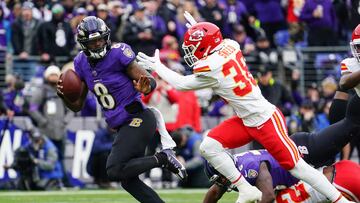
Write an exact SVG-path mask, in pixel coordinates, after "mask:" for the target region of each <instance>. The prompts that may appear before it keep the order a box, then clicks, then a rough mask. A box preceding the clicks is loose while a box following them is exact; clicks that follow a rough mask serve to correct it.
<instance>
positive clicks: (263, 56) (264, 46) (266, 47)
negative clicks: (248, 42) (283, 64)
mask: <svg viewBox="0 0 360 203" xmlns="http://www.w3.org/2000/svg"><path fill="white" fill-rule="evenodd" d="M255 54H256V56H257V61H259V63H261V64H272V65H278V60H279V59H278V52H277V50H276V49H273V48H271V46H270V41H269V39H268V38H267V37H266V36H265V35H260V36H259V37H258V38H257V40H256V52H255Z"/></svg>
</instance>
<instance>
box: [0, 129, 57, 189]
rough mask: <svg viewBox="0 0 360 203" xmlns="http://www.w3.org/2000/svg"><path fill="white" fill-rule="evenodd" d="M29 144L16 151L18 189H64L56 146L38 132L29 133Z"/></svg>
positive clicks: (13, 165)
mask: <svg viewBox="0 0 360 203" xmlns="http://www.w3.org/2000/svg"><path fill="white" fill-rule="evenodd" d="M29 138H30V139H29V142H28V143H27V144H25V146H24V147H20V148H19V149H17V150H16V151H15V157H14V162H13V163H12V165H11V166H5V168H14V169H15V170H16V171H17V172H18V174H19V176H20V177H19V181H18V189H23V190H51V189H52V190H53V189H59V188H61V187H62V182H61V178H62V177H63V173H62V171H61V164H60V162H59V160H58V155H57V149H56V147H55V146H54V144H53V143H52V142H51V141H50V140H49V139H48V138H47V137H45V136H43V135H42V134H41V133H40V132H39V131H38V130H36V129H32V130H31V131H30V132H29Z"/></svg>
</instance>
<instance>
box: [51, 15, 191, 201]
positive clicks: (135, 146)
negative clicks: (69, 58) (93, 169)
mask: <svg viewBox="0 0 360 203" xmlns="http://www.w3.org/2000/svg"><path fill="white" fill-rule="evenodd" d="M77 41H78V43H79V45H80V46H81V49H82V51H81V52H80V53H79V54H78V55H77V56H76V57H75V60H74V65H75V71H76V73H77V74H78V75H79V77H80V78H81V80H82V82H83V84H84V85H85V86H86V90H85V91H84V92H83V94H82V95H81V97H80V98H79V99H78V100H77V101H75V102H70V101H68V100H67V99H66V98H65V97H63V84H62V81H61V80H59V81H58V86H57V88H58V95H59V96H60V97H61V98H63V101H64V102H65V104H66V105H67V107H69V108H70V109H71V110H73V111H76V112H77V111H80V110H81V108H82V106H83V103H84V100H85V98H86V95H87V92H88V90H90V91H91V92H92V93H94V95H96V97H97V100H98V102H99V103H100V105H101V106H102V112H103V115H104V116H105V119H106V122H107V124H108V125H109V127H111V128H112V129H115V130H116V136H115V140H114V142H113V145H112V149H111V152H110V155H109V157H108V159H107V164H106V169H107V174H108V177H109V179H110V180H113V181H120V182H121V185H122V187H123V188H124V189H125V190H126V191H128V192H129V193H130V194H131V195H132V196H133V197H134V198H136V199H137V200H138V201H139V202H164V201H163V200H162V199H161V198H160V197H159V196H158V195H157V194H156V193H155V191H154V190H152V189H151V188H150V187H148V186H147V185H146V184H144V183H143V182H142V181H141V180H140V179H139V177H138V176H139V175H140V174H141V173H143V172H145V171H148V170H150V169H152V168H154V167H165V168H167V169H169V170H170V171H171V172H173V173H175V174H176V175H177V176H178V177H180V178H181V179H185V178H186V171H185V168H184V166H183V165H182V164H181V163H180V162H179V161H178V160H177V159H176V157H175V155H174V153H173V151H172V150H171V149H170V148H164V149H163V150H162V151H160V152H158V153H156V154H155V155H154V156H148V157H144V154H145V148H146V146H147V145H148V142H149V141H150V139H151V137H152V136H153V135H154V134H155V131H156V128H157V120H156V118H157V116H156V113H154V111H153V110H151V109H150V108H147V107H146V106H145V105H143V103H142V102H141V100H140V93H143V94H149V93H150V92H151V91H152V90H153V89H154V88H155V87H156V82H155V80H154V78H153V77H152V76H151V75H150V74H149V73H148V72H147V71H146V70H144V69H143V68H141V67H140V66H139V65H138V64H137V63H136V61H135V53H134V52H133V51H132V49H131V47H130V46H129V45H127V44H125V43H118V44H115V45H113V46H111V41H110V29H109V28H108V27H107V26H106V24H105V23H104V21H103V20H101V19H100V18H97V17H94V16H89V17H86V18H84V19H83V20H82V21H81V23H80V24H79V26H78V28H77Z"/></svg>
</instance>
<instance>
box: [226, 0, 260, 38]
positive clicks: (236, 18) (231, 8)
mask: <svg viewBox="0 0 360 203" xmlns="http://www.w3.org/2000/svg"><path fill="white" fill-rule="evenodd" d="M224 7H225V11H224V13H225V17H226V22H225V23H226V24H225V28H224V33H225V35H226V36H230V37H231V35H232V33H233V31H234V27H235V26H236V25H238V24H241V25H243V26H244V28H245V31H246V32H247V33H249V36H251V37H252V38H253V39H255V37H256V34H255V30H254V27H253V23H254V22H253V20H255V18H254V16H251V15H250V13H249V12H248V10H247V8H246V6H245V4H244V3H243V2H242V1H236V0H226V4H225V6H224Z"/></svg>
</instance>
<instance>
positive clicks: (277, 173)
mask: <svg viewBox="0 0 360 203" xmlns="http://www.w3.org/2000/svg"><path fill="white" fill-rule="evenodd" d="M234 160H235V162H236V167H237V168H238V170H239V171H240V172H241V174H242V175H243V176H244V177H245V179H246V180H247V181H248V182H249V183H250V184H251V185H254V186H255V182H256V179H257V177H258V175H259V169H260V163H261V162H263V161H265V162H267V163H268V167H269V171H270V174H271V176H272V180H273V187H274V188H276V186H281V185H283V186H287V187H290V186H291V185H293V184H295V183H297V182H299V180H298V179H296V178H295V177H293V176H292V175H291V174H290V173H289V172H288V171H287V170H285V169H283V168H282V167H281V166H280V164H279V163H278V162H277V161H276V160H275V159H274V158H273V157H272V156H271V155H270V154H269V152H268V151H266V150H252V151H248V152H245V153H240V154H235V155H234Z"/></svg>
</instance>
